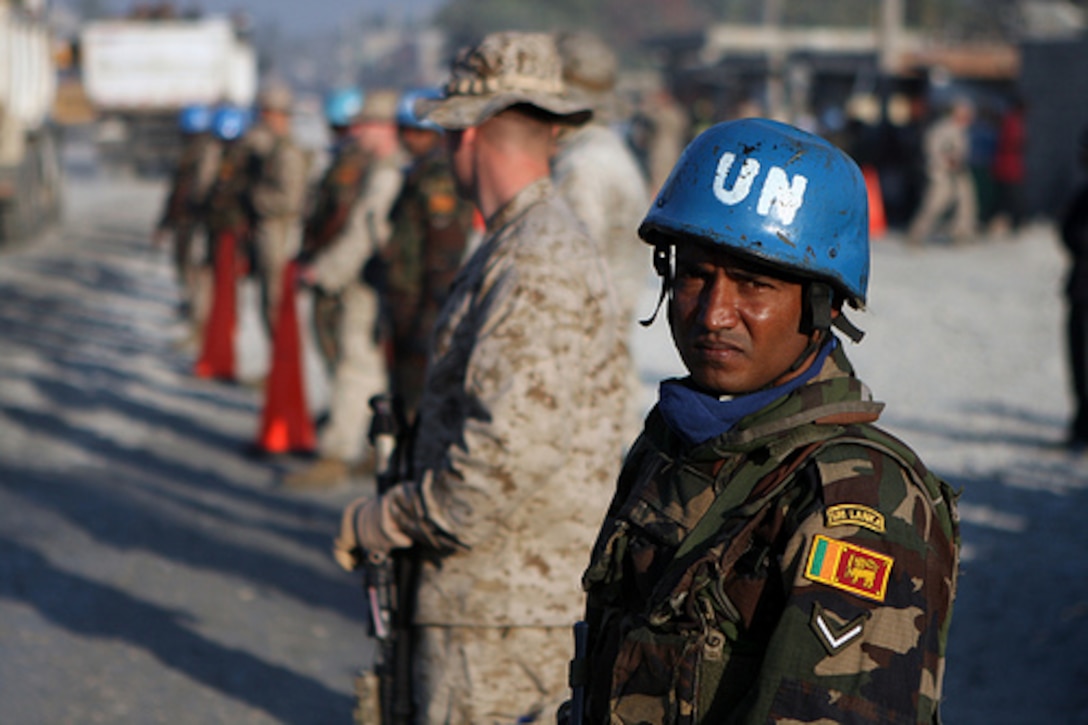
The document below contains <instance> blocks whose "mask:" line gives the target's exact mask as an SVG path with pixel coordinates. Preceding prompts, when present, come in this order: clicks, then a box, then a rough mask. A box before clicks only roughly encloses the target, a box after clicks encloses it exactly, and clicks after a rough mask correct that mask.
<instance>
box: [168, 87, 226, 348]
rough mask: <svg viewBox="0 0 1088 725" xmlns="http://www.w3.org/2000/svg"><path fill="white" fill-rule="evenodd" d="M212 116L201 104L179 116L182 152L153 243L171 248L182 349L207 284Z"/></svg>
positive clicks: (194, 331)
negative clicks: (183, 325) (183, 324)
mask: <svg viewBox="0 0 1088 725" xmlns="http://www.w3.org/2000/svg"><path fill="white" fill-rule="evenodd" d="M213 118H214V111H213V109H212V108H211V107H209V106H207V105H204V104H192V105H189V106H185V107H184V108H182V109H181V112H180V113H179V114H178V131H179V133H180V135H181V152H180V154H179V155H178V160H177V165H176V167H175V168H174V173H173V176H172V177H171V183H170V191H169V192H168V193H167V195H166V201H165V203H164V204H163V210H162V214H161V216H160V217H159V222H158V224H157V226H156V228H155V234H154V239H155V243H156V244H157V245H160V246H165V245H166V244H169V245H170V246H171V247H172V252H173V258H174V268H175V270H176V272H177V281H178V288H179V291H180V293H181V294H180V297H181V299H180V305H179V308H180V312H181V315H182V317H183V318H184V319H185V320H186V321H187V322H188V323H189V324H190V330H189V334H188V336H187V337H186V338H185V339H183V340H182V341H181V342H182V344H186V345H188V344H191V343H193V342H195V341H196V339H197V336H198V334H199V331H200V325H201V321H202V320H203V317H204V308H206V306H207V300H206V297H207V284H206V283H205V282H204V280H203V279H202V269H203V265H202V261H203V259H204V258H205V248H206V244H203V242H204V237H203V236H202V235H203V232H204V229H203V208H204V204H205V202H206V201H207V197H208V192H209V190H210V189H211V186H212V182H213V181H214V180H215V173H216V169H217V168H218V167H219V154H220V148H219V142H218V140H217V139H216V138H215V136H214V135H213V133H212V120H213Z"/></svg>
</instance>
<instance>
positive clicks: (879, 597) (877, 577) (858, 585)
mask: <svg viewBox="0 0 1088 725" xmlns="http://www.w3.org/2000/svg"><path fill="white" fill-rule="evenodd" d="M893 563H895V560H894V559H893V558H892V557H890V556H885V555H884V554H880V553H877V552H875V551H870V550H869V549H865V548H863V547H860V546H857V545H855V544H847V543H846V542H844V541H838V540H837V539H829V538H828V537H826V536H823V535H820V534H817V535H816V536H815V538H813V540H812V548H811V549H810V550H809V552H808V563H807V564H806V565H805V578H806V579H810V580H812V581H814V582H820V583H821V584H827V585H828V586H831V587H835V588H836V589H842V590H843V591H847V592H850V593H851V594H857V595H858V596H860V597H866V598H868V599H875V600H876V601H878V602H883V601H884V595H885V594H886V593H887V591H888V577H889V576H890V575H891V571H892V564H893Z"/></svg>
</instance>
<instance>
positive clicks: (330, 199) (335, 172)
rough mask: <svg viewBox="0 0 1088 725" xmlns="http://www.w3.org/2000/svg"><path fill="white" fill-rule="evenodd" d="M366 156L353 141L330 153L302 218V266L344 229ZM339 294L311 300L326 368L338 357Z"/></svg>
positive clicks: (329, 293) (320, 295)
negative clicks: (303, 222) (331, 155)
mask: <svg viewBox="0 0 1088 725" xmlns="http://www.w3.org/2000/svg"><path fill="white" fill-rule="evenodd" d="M369 166H370V156H369V154H367V153H366V152H365V151H363V149H362V148H360V147H359V144H358V143H357V142H356V141H355V139H352V138H349V139H347V140H345V141H342V142H341V143H340V144H339V145H338V146H337V147H336V149H335V151H334V152H333V159H332V163H330V164H329V168H328V169H327V170H326V171H325V173H324V175H323V176H322V177H321V181H320V182H318V186H317V192H316V195H315V198H314V205H313V210H312V211H311V212H310V214H309V215H308V216H307V218H306V223H305V224H304V226H303V233H302V250H301V252H300V255H299V256H300V257H301V258H302V260H303V261H304V262H305V263H309V262H310V261H311V260H313V259H314V258H316V257H318V256H320V255H321V253H322V252H323V251H324V250H325V249H326V248H328V247H329V246H330V245H332V244H334V243H335V242H336V240H337V239H338V238H339V237H340V235H341V234H343V232H344V229H345V228H346V227H347V225H348V221H349V218H350V215H351V210H352V208H353V207H354V206H355V204H356V202H358V200H359V196H360V195H361V194H362V191H363V182H364V181H365V180H366V172H367V168H368V167H369ZM342 312H343V309H342V301H341V299H340V290H331V291H326V290H324V289H320V288H319V290H318V293H317V295H316V296H315V299H314V328H315V331H316V333H317V340H318V343H319V345H320V347H321V352H322V353H323V354H324V356H325V360H326V362H327V363H328V365H329V367H330V368H332V367H334V366H335V365H336V361H337V360H338V359H339V357H340V340H339V331H340V322H341V318H342V316H343V315H342Z"/></svg>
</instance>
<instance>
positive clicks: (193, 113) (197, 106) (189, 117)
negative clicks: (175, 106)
mask: <svg viewBox="0 0 1088 725" xmlns="http://www.w3.org/2000/svg"><path fill="white" fill-rule="evenodd" d="M211 127H212V109H211V108H209V107H208V106H205V105H204V104H202V103H194V104H191V105H188V106H185V107H184V108H182V109H181V113H180V114H178V128H179V129H181V132H182V133H189V134H197V133H204V132H205V131H210V130H211Z"/></svg>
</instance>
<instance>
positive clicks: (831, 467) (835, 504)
mask: <svg viewBox="0 0 1088 725" xmlns="http://www.w3.org/2000/svg"><path fill="white" fill-rule="evenodd" d="M814 460H815V467H816V470H817V471H818V473H819V478H820V483H821V486H822V494H823V501H824V507H825V509H826V510H827V511H828V512H831V513H829V514H827V515H829V516H832V517H835V516H845V517H849V518H851V519H856V520H858V521H861V522H864V521H866V520H871V521H873V522H880V525H881V526H884V525H886V523H887V521H888V520H889V519H890V518H891V517H901V518H905V520H907V521H908V523H909V522H911V521H914V520H915V516H916V514H917V513H918V511H917V510H916V507H921V508H922V509H924V510H925V511H926V512H927V514H928V515H933V516H936V517H937V519H938V520H940V521H942V522H944V524H945V525H944V526H943V528H945V529H946V530H948V533H949V534H951V528H952V527H953V526H954V523H953V522H954V521H955V520H956V518H957V517H956V515H955V503H956V494H955V493H954V492H953V491H952V489H951V487H950V486H949V485H948V484H947V483H946V482H945V481H944V480H942V479H941V478H940V477H938V476H937V475H936V474H934V473H932V472H931V471H930V470H929V469H928V468H927V467H926V466H925V464H924V463H923V462H922V460H921V459H920V458H919V456H918V455H917V453H915V452H914V450H913V449H912V448H910V446H908V445H907V444H906V443H905V442H903V441H902V440H900V439H898V438H896V437H895V436H893V435H891V434H890V433H888V432H886V431H884V430H882V429H880V428H877V427H875V426H871V425H865V426H852V427H851V428H850V430H849V431H848V433H847V435H846V436H844V437H842V438H839V439H836V440H833V441H831V442H830V443H829V444H828V445H825V446H823V447H822V448H821V449H819V450H818V452H817V453H816V454H815V456H814ZM876 525H877V524H875V523H874V527H875V526H876Z"/></svg>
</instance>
